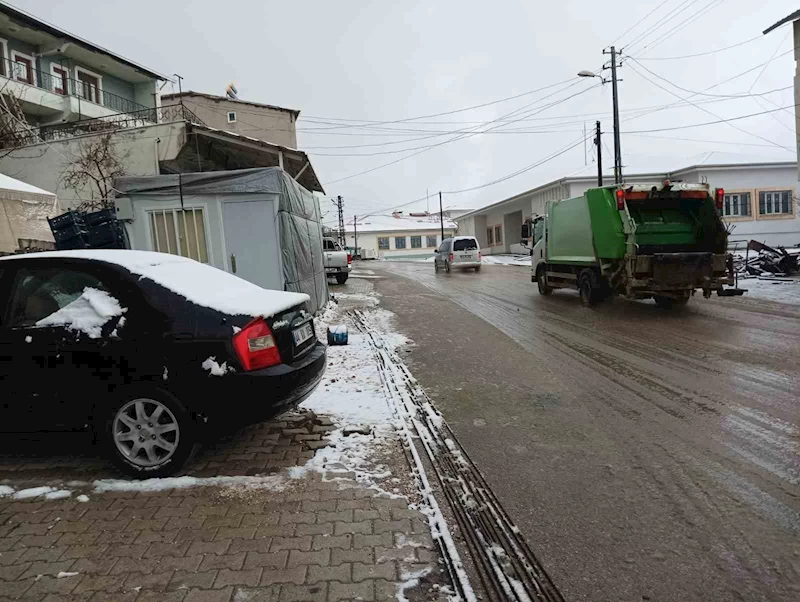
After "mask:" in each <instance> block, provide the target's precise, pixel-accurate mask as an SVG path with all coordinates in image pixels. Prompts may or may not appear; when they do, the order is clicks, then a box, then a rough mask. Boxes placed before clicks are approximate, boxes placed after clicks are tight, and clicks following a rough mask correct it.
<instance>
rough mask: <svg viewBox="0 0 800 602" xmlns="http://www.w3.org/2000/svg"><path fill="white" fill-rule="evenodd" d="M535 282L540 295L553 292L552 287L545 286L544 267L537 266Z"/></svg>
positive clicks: (545, 274)
mask: <svg viewBox="0 0 800 602" xmlns="http://www.w3.org/2000/svg"><path fill="white" fill-rule="evenodd" d="M536 284H537V285H538V287H539V294H540V295H549V294H550V293H552V292H553V289H552V288H550V287H549V286H547V270H545V269H544V268H539V271H538V272H536Z"/></svg>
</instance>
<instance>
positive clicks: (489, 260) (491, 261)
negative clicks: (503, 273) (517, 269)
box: [481, 255, 531, 267]
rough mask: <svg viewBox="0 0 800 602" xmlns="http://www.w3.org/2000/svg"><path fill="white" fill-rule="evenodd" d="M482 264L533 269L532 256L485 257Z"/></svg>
mask: <svg viewBox="0 0 800 602" xmlns="http://www.w3.org/2000/svg"><path fill="white" fill-rule="evenodd" d="M481 263H484V264H488V265H517V266H522V267H531V256H530V255H483V256H482V257H481Z"/></svg>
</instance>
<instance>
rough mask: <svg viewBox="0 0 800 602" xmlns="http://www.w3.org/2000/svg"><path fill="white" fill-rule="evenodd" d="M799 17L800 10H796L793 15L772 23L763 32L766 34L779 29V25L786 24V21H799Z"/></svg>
mask: <svg viewBox="0 0 800 602" xmlns="http://www.w3.org/2000/svg"><path fill="white" fill-rule="evenodd" d="M798 19H800V10H796V11H794V12H793V13H792V14H791V15H789V16H788V17H784V18H783V19H781V20H780V21H778V22H777V23H775V24H774V25H770V26H769V27H767V28H766V29H765V30H764V31H763V33H764V34H765V35H766V34H768V33H769V32H770V31H772V30H773V29H778V27H780V26H781V25H785V24H786V23H789V22H790V21H797V20H798Z"/></svg>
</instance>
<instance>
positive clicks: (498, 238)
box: [494, 226, 503, 245]
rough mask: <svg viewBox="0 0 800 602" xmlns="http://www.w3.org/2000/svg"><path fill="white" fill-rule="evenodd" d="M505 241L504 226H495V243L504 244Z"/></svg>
mask: <svg viewBox="0 0 800 602" xmlns="http://www.w3.org/2000/svg"><path fill="white" fill-rule="evenodd" d="M502 242H503V226H495V227H494V243H495V244H496V245H499V244H502Z"/></svg>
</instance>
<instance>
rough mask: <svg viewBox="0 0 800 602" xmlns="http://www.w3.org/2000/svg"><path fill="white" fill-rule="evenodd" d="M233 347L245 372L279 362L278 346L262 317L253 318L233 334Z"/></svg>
mask: <svg viewBox="0 0 800 602" xmlns="http://www.w3.org/2000/svg"><path fill="white" fill-rule="evenodd" d="M233 349H234V351H236V355H237V357H238V358H239V362H240V363H241V364H242V368H244V370H245V372H249V371H251V370H258V369H260V368H267V367H269V366H275V365H277V364H280V363H281V354H280V353H278V346H277V345H276V344H275V339H274V338H273V337H272V331H271V330H270V329H269V326H267V323H266V322H265V321H264V319H263V318H257V319H256V320H253V321H252V322H250V323H249V324H248V325H247V326H245V327H244V328H242V330H240V331H239V332H237V333H236V334H235V335H233Z"/></svg>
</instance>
